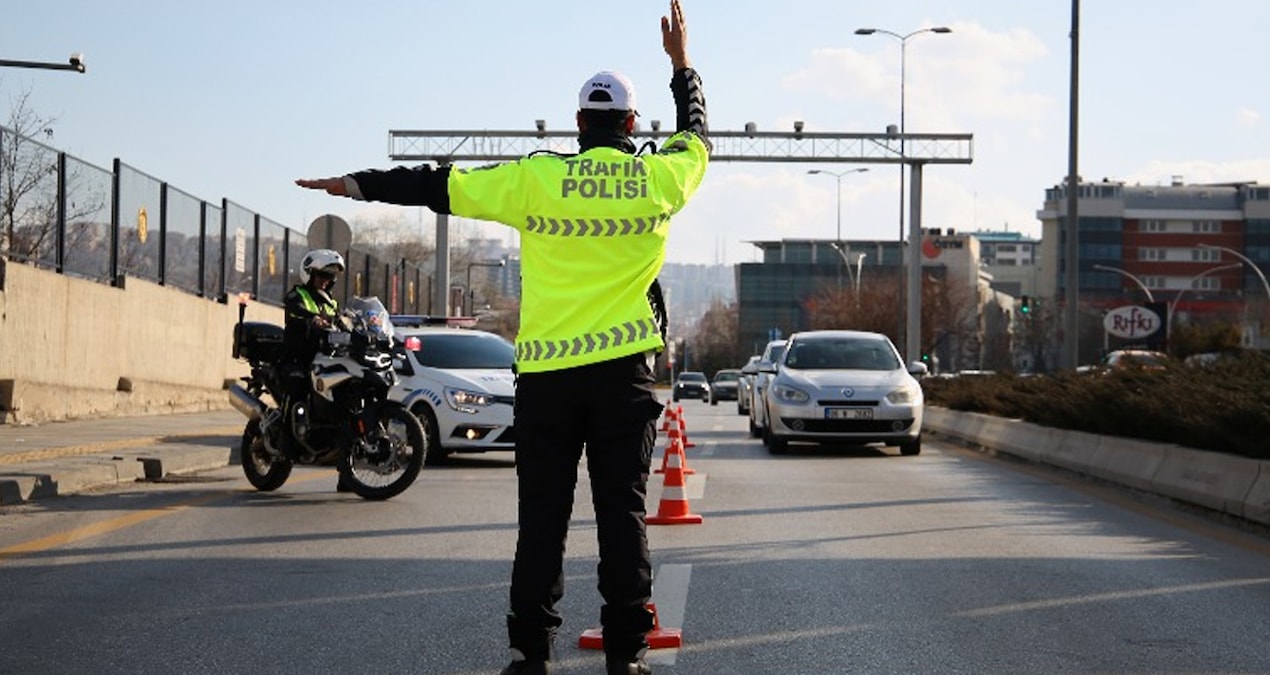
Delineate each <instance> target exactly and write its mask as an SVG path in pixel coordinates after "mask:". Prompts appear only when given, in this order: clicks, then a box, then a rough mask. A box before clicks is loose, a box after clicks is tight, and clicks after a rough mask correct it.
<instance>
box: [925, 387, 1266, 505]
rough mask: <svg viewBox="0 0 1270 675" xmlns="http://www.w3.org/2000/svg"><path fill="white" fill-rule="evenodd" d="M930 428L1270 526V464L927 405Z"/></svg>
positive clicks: (1163, 444) (1006, 451)
mask: <svg viewBox="0 0 1270 675" xmlns="http://www.w3.org/2000/svg"><path fill="white" fill-rule="evenodd" d="M924 424H925V428H926V429H927V430H928V431H931V432H934V433H938V434H944V435H947V436H950V437H953V438H957V439H959V440H961V441H964V442H966V443H968V444H971V445H975V446H979V447H984V448H988V449H991V450H993V451H996V452H1000V453H1003V454H1007V455H1011V456H1017V457H1022V458H1024V459H1029V460H1032V461H1036V462H1038V463H1042V464H1049V465H1052V466H1057V467H1061V468H1064V469H1068V470H1071V471H1076V472H1078V473H1082V474H1086V475H1089V476H1093V477H1096V478H1100V479H1103V480H1107V481H1111V482H1114V483H1118V484H1121V485H1126V486H1128V487H1132V488H1136V489H1139V490H1143V491H1146V492H1151V493H1154V494H1159V495H1162V496H1165V497H1169V498H1171V499H1176V500H1178V501H1182V502H1186V503H1189V504H1195V505H1198V506H1203V507H1205V508H1209V509H1212V510H1214V511H1219V512H1222V513H1227V514H1230V515H1233V516H1237V517H1240V518H1245V519H1247V520H1250V521H1252V522H1256V523H1260V524H1263V525H1270V461H1264V460H1255V459H1251V458H1247V457H1240V456H1237V455H1226V454H1222V453H1219V452H1209V451H1205V450H1197V449H1193V448H1184V447H1181V446H1178V445H1172V444H1167V443H1151V442H1148V441H1140V440H1136V439H1129V438H1118V437H1114V436H1101V435H1098V434H1090V433H1085V432H1082V431H1069V430H1065V429H1052V428H1047V427H1041V426H1038V425H1035V424H1030V423H1027V422H1023V421H1021V420H1010V419H1005V418H994V417H992V416H990V415H982V414H979V413H964V412H957V411H952V410H948V409H946V408H938V407H935V406H928V407H927V409H926V412H925V422H924Z"/></svg>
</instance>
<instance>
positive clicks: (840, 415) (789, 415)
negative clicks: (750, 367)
mask: <svg viewBox="0 0 1270 675" xmlns="http://www.w3.org/2000/svg"><path fill="white" fill-rule="evenodd" d="M761 370H762V371H763V372H765V373H767V374H769V375H770V376H771V380H770V383H769V385H768V391H767V394H766V395H765V396H764V397H762V399H761V400H762V401H763V404H764V405H765V406H766V408H767V412H766V414H765V415H764V419H765V421H766V424H765V425H764V427H763V441H764V443H765V444H766V445H767V449H768V451H769V452H771V453H772V454H774V455H778V454H782V453H784V452H785V451H786V450H787V448H788V444H789V442H790V441H807V442H812V443H860V444H864V443H883V444H886V445H893V446H899V449H900V454H903V455H916V454H919V453H920V452H921V451H922V413H923V410H924V403H925V401H924V398H923V395H922V387H921V384H920V383H918V381H917V377H920V376H922V375H925V374H926V370H927V368H926V364H924V363H920V362H913V363H912V364H910V365H909V366H908V367H905V366H904V361H903V359H902V358H901V357H900V354H899V351H898V350H896V349H895V345H894V344H892V343H891V341H890V339H889V338H887V337H886V336H885V335H882V334H881V333H869V332H864V331H840V330H819V331H805V332H800V333H794V334H793V335H791V336H790V337H789V342H788V344H787V345H786V350H785V353H784V356H783V358H781V359H779V360H777V361H775V362H773V363H764V365H763V366H762V367H761Z"/></svg>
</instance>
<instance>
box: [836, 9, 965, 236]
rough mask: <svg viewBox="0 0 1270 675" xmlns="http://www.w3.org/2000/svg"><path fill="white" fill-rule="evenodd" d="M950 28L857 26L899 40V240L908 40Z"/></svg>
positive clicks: (861, 32) (859, 31) (857, 31)
mask: <svg viewBox="0 0 1270 675" xmlns="http://www.w3.org/2000/svg"><path fill="white" fill-rule="evenodd" d="M951 32H952V29H951V28H949V27H947V26H934V27H931V28H922V29H919V30H915V31H912V32H909V33H905V34H903V35H900V34H899V33H896V32H893V31H889V30H886V29H884V28H857V29H855V34H856V35H873V34H875V33H876V34H880V35H886V36H888V37H891V38H894V39H896V40H899V42H900V160H901V161H900V239H899V240H900V241H904V162H903V159H904V157H905V150H904V112H905V105H904V90H905V86H904V82H905V79H906V71H907V69H908V63H907V62H908V56H907V54H908V41H909V39H911V38H914V37H916V36H918V35H922V34H925V33H932V34H937V35H945V34H948V33H951Z"/></svg>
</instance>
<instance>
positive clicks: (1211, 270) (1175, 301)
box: [1164, 263, 1243, 336]
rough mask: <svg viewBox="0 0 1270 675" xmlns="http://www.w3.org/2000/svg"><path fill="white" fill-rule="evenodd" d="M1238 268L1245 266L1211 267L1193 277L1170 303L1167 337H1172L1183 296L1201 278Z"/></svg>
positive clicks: (1165, 330)
mask: <svg viewBox="0 0 1270 675" xmlns="http://www.w3.org/2000/svg"><path fill="white" fill-rule="evenodd" d="M1237 267H1243V265H1241V264H1239V263H1230V264H1229V265H1218V266H1217V267H1211V268H1209V269H1206V270H1204V271H1203V272H1200V273H1199V274H1196V275H1195V276H1193V277H1191V279H1190V281H1187V282H1186V286H1184V287H1182V289H1181V290H1179V291H1178V292H1177V296H1176V297H1174V298H1173V302H1171V303H1169V323H1168V325H1167V326H1166V327H1165V329H1164V334H1165V335H1166V336H1172V334H1173V315H1174V314H1175V313H1176V312H1177V306H1178V303H1180V302H1182V294H1183V293H1185V292H1187V291H1189V290H1191V286H1194V285H1195V281H1196V280H1197V279H1200V278H1201V277H1206V276H1208V275H1210V274H1214V273H1216V272H1225V271H1226V270H1233V269H1235V268H1237Z"/></svg>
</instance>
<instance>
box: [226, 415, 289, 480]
mask: <svg viewBox="0 0 1270 675" xmlns="http://www.w3.org/2000/svg"><path fill="white" fill-rule="evenodd" d="M239 457H240V458H241V460H242V463H243V474H244V475H245V476H247V482H248V483H251V486H252V487H254V488H256V489H257V490H260V491H261V492H272V491H274V490H277V489H278V488H280V487H282V484H283V483H285V482H287V479H288V478H290V477H291V461H290V460H288V459H285V458H282V457H275V456H273V455H271V454H269V450H268V449H266V448H265V439H264V437H263V436H261V434H260V421H259V420H252V421H250V422H248V423H247V428H246V429H244V430H243V442H242V446H241V449H240V451H239Z"/></svg>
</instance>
